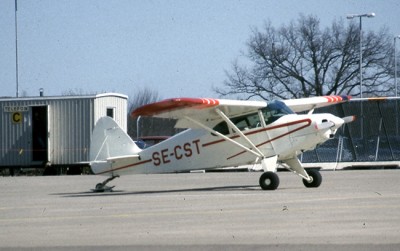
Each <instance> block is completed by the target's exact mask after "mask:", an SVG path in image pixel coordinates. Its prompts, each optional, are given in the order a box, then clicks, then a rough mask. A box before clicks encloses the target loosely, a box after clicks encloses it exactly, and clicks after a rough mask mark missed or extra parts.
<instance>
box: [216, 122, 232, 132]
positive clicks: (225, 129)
mask: <svg viewBox="0 0 400 251" xmlns="http://www.w3.org/2000/svg"><path fill="white" fill-rule="evenodd" d="M213 129H214V130H215V131H217V132H219V133H221V134H223V135H227V134H229V128H228V125H227V124H226V122H225V121H223V122H221V123H219V124H218V125H216V126H214V128H213ZM213 135H214V134H213Z"/></svg>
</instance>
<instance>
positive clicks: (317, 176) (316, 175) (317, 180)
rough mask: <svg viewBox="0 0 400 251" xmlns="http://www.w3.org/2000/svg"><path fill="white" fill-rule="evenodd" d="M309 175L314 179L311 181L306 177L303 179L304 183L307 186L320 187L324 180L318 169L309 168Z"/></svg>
mask: <svg viewBox="0 0 400 251" xmlns="http://www.w3.org/2000/svg"><path fill="white" fill-rule="evenodd" d="M307 173H308V176H310V177H311V179H312V181H311V182H309V181H307V180H305V179H303V184H304V186H306V187H319V186H320V185H321V182H322V176H321V174H320V172H319V171H318V170H315V169H309V170H307Z"/></svg>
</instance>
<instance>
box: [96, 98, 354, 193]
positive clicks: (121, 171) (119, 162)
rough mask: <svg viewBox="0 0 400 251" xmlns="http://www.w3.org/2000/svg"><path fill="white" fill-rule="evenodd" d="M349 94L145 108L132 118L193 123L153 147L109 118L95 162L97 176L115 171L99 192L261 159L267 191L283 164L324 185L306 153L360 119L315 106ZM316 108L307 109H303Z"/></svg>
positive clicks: (309, 182)
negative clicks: (116, 184)
mask: <svg viewBox="0 0 400 251" xmlns="http://www.w3.org/2000/svg"><path fill="white" fill-rule="evenodd" d="M349 99H350V97H349V96H323V97H312V98H303V99H292V100H283V101H278V100H275V101H271V102H266V101H242V100H226V99H203V98H174V99H167V100H163V101H160V102H157V103H152V104H149V105H145V106H142V107H140V108H138V109H136V110H134V111H133V112H132V114H131V115H132V116H134V117H135V116H154V117H159V118H173V119H177V123H176V125H175V127H177V128H189V129H187V130H185V131H183V132H181V133H179V134H176V135H175V136H172V137H171V138H169V139H167V140H165V141H162V142H160V143H158V144H156V145H153V146H151V147H149V148H146V149H140V148H139V147H138V146H137V145H136V144H135V142H134V141H133V140H132V139H131V138H130V137H129V136H128V135H127V134H126V133H125V132H124V131H123V130H122V129H121V128H120V127H119V126H118V125H117V123H116V122H115V121H114V120H113V119H111V118H109V117H103V118H101V119H99V121H98V122H97V123H96V126H95V128H94V130H93V135H92V141H91V147H90V159H91V161H90V165H91V168H92V170H93V172H94V173H95V174H99V175H107V176H110V177H109V178H108V179H106V180H105V181H104V182H102V183H99V184H97V185H96V188H95V189H94V190H93V191H99V192H100V191H109V190H111V189H112V188H113V187H109V186H106V184H107V183H108V182H109V181H111V180H113V179H114V178H116V177H119V176H120V175H125V174H139V173H140V174H150V173H172V172H183V171H189V170H207V169H214V168H221V167H233V166H240V165H246V164H260V163H261V165H262V168H263V169H264V173H263V174H262V175H261V177H260V179H259V184H260V186H261V188H262V189H264V190H275V189H276V188H278V186H279V177H278V175H277V174H276V172H277V163H278V162H280V163H284V164H286V165H285V166H286V167H287V169H288V170H290V171H292V172H293V173H295V174H297V175H299V176H300V177H301V178H302V179H303V183H304V185H305V186H306V187H318V186H319V185H320V184H321V182H322V177H321V175H320V173H319V171H317V170H314V169H309V170H307V171H306V170H305V169H304V168H303V166H302V164H301V162H300V161H299V159H298V158H297V155H299V154H300V153H301V152H304V151H307V150H312V149H314V148H315V147H316V146H317V145H319V144H321V143H323V142H325V141H326V140H328V139H331V138H333V137H334V135H335V133H336V131H337V129H338V128H339V127H340V126H342V125H343V124H345V123H348V122H351V121H353V120H354V118H355V117H354V116H349V117H345V118H339V117H336V116H334V115H332V114H327V113H324V114H313V112H314V109H315V108H318V107H323V106H329V105H334V104H338V103H342V102H346V101H348V100H349ZM302 111H308V113H307V114H296V113H295V112H302Z"/></svg>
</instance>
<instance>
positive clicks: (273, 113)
mask: <svg viewBox="0 0 400 251" xmlns="http://www.w3.org/2000/svg"><path fill="white" fill-rule="evenodd" d="M261 112H262V114H263V117H264V119H265V124H266V125H268V124H271V123H272V122H274V121H275V120H277V119H279V118H280V117H282V116H284V115H287V114H293V113H294V112H293V111H292V110H290V108H289V107H287V106H286V105H285V103H283V102H282V101H278V100H274V101H271V102H269V103H268V106H267V107H265V108H262V109H261ZM231 121H232V122H233V123H234V124H235V125H236V127H237V128H238V129H239V130H241V131H243V130H248V129H252V128H257V127H261V126H262V124H261V122H260V116H259V113H258V112H257V113H251V114H248V115H244V116H240V117H236V118H232V119H231ZM213 129H214V130H215V131H217V132H220V133H222V134H224V135H228V134H230V133H233V131H231V129H229V127H228V125H227V124H226V122H225V121H222V122H220V123H219V124H217V125H216V126H215V127H214V128H213Z"/></svg>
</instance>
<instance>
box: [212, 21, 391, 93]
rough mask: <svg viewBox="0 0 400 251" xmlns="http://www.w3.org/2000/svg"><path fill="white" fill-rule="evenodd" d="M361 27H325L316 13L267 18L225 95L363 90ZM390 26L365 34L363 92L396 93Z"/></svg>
mask: <svg viewBox="0 0 400 251" xmlns="http://www.w3.org/2000/svg"><path fill="white" fill-rule="evenodd" d="M359 39H360V38H359V29H358V25H357V23H356V22H350V23H348V25H347V26H345V25H344V22H343V20H340V21H334V22H333V23H332V25H331V26H330V27H328V28H325V29H324V30H321V28H320V22H319V19H318V18H316V17H315V16H303V15H300V17H299V19H298V20H297V21H296V22H294V21H292V22H291V23H290V24H289V25H287V26H285V25H283V26H281V27H280V28H278V29H276V28H274V27H273V26H272V25H271V23H270V22H267V23H266V24H265V26H264V29H263V30H262V31H260V30H258V29H256V28H254V29H253V30H252V33H251V36H250V39H249V41H248V43H247V48H248V52H247V53H246V54H245V55H244V56H245V58H246V59H247V61H246V62H241V63H240V62H239V61H238V60H236V61H235V62H234V63H233V64H232V71H231V72H226V74H227V78H228V79H227V80H226V81H225V82H224V87H223V88H216V89H215V91H216V92H217V93H218V94H220V95H221V96H230V95H242V97H243V96H244V98H247V99H249V98H252V97H259V98H262V99H265V100H268V99H271V98H275V97H278V98H281V99H284V98H300V97H309V96H320V95H331V94H351V95H354V96H357V95H359V94H360V87H359V86H360V78H359V41H360V40H359ZM391 40H392V39H391V37H390V36H389V35H388V31H387V29H385V28H383V29H381V30H380V31H379V32H372V31H370V32H368V33H366V34H363V41H364V43H363V70H364V71H363V72H364V73H363V86H364V88H363V90H364V91H363V93H364V94H366V95H379V94H382V93H383V94H387V93H388V92H390V91H392V87H391V85H389V80H390V79H391V74H390V67H388V66H390V65H392V63H391V61H392V57H390V55H391V53H392V51H393V46H392V43H391Z"/></svg>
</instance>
